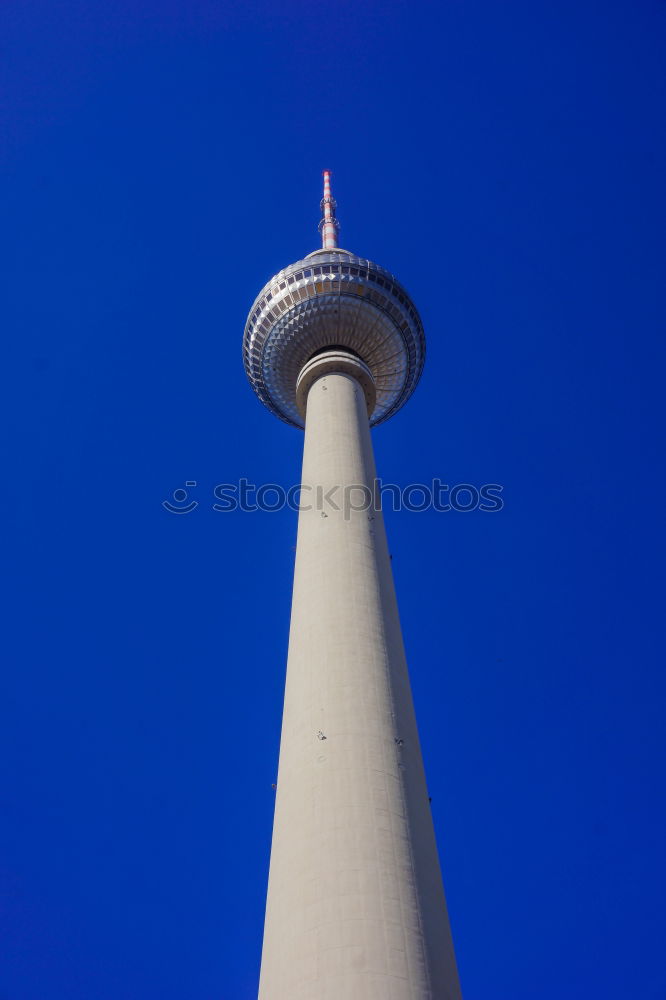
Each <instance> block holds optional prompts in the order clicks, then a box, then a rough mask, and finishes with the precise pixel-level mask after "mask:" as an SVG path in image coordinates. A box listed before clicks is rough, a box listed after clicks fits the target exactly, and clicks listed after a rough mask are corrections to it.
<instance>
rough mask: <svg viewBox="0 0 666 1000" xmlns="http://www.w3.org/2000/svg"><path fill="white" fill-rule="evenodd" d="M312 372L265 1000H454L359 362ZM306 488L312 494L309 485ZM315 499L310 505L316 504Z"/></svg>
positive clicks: (333, 362)
mask: <svg viewBox="0 0 666 1000" xmlns="http://www.w3.org/2000/svg"><path fill="white" fill-rule="evenodd" d="M312 364H313V365H314V367H315V369H316V367H317V366H318V367H319V369H320V374H319V376H318V377H317V372H316V370H315V371H312V367H311V366H306V368H310V371H309V373H308V375H307V377H308V379H309V384H310V388H309V391H308V394H307V404H306V405H307V419H306V427H305V449H304V456H303V476H302V482H303V484H304V486H305V487H306V494H307V496H308V497H309V498H315V497H317V496H321V497H322V498H323V497H326V496H329V495H330V496H331V497H332V499H333V503H334V504H335V498H336V497H337V498H338V501H339V506H340V509H339V510H335V509H334V506H333V505H329V504H327V503H325V502H324V503H323V505H319V504H317V503H314V504H313V509H309V510H306V509H303V510H301V512H300V514H299V520H298V545H297V555H296V568H295V575H294V590H293V603H292V617H291V628H290V637H289V656H288V665H287V684H286V692H285V703H284V716H283V724H282V737H281V743H280V764H279V772H278V781H277V799H276V808H275V823H274V829H273V845H272V850H271V865H270V877H269V887H268V900H267V907H266V924H265V931H264V949H263V955H262V965H261V982H260V988H259V998H260V1000H343V998H344V1000H459V998H460V990H459V986H458V977H457V972H456V964H455V957H454V953H453V945H452V941H451V933H450V929H449V923H448V916H447V911H446V904H445V901H444V892H443V888H442V880H441V875H440V870H439V862H438V857H437V847H436V843H435V836H434V831H433V825H432V819H431V815H430V805H429V802H428V796H427V791H426V783H425V776H424V771H423V762H422V759H421V750H420V746H419V738H418V732H417V728H416V720H415V717H414V709H413V705H412V696H411V691H410V684H409V677H408V673H407V665H406V662H405V655H404V649H403V643H402V636H401V631H400V622H399V618H398V607H397V603H396V597H395V591H394V587H393V579H392V574H391V564H390V559H389V554H388V549H387V544H386V536H385V532H384V524H383V518H382V514H381V510H380V509H379V508H378V505H377V504H375V503H373V504H372V505H371V506H370V508H369V509H366V510H349V511H345V510H344V507H343V504H342V496H343V495H344V492H345V487H347V488H348V489H351V488H354V489H353V493H352V494H351V495H352V506H354V507H359V506H360V505H361V504H360V503H359V500H360V499H361V496H362V492H361V489H360V488H361V487H364V488H365V489H366V490H367V491H368V492H369V493H371V491H372V489H373V484H374V480H375V464H374V458H373V453H372V443H371V440H370V430H369V423H368V408H369V404H370V405H371V400H369V399H368V393H367V390H366V389H365V388H363V387H362V382H363V381H365V380H366V378H367V367H366V366H365V365H363V363H362V362H360V361H359V360H358V359H356V358H355V357H354V356H352V355H349V354H345V353H344V352H339V351H331V352H323V353H322V355H321V356H320V357H319V358H316V359H315V360H314V362H313V363H312ZM304 495H305V494H304ZM318 508H319V509H318Z"/></svg>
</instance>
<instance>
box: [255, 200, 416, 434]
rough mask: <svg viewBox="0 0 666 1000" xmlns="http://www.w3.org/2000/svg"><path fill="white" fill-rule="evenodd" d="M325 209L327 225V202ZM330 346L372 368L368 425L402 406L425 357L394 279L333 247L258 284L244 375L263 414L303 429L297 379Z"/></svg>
mask: <svg viewBox="0 0 666 1000" xmlns="http://www.w3.org/2000/svg"><path fill="white" fill-rule="evenodd" d="M322 204H323V203H322ZM326 211H327V218H328V224H329V226H330V225H331V216H330V210H329V209H328V205H327V206H326ZM322 221H324V220H322ZM332 222H333V223H336V220H335V218H334V216H333V217H332ZM332 347H335V348H340V347H343V348H345V349H346V350H348V351H351V352H352V353H353V354H356V355H358V357H359V358H360V359H361V360H362V361H363V362H365V364H366V365H367V367H368V368H369V369H370V372H371V374H372V377H373V379H374V383H375V391H376V399H375V404H374V408H373V409H372V413H371V415H370V423H371V425H374V424H379V423H381V422H382V421H383V420H387V419H388V418H389V417H390V416H392V415H393V414H394V413H397V411H398V410H399V409H400V407H401V406H403V404H404V403H406V401H407V400H408V399H409V397H410V396H411V394H412V392H413V391H414V389H415V387H416V384H417V382H418V380H419V378H420V376H421V371H422V369H423V362H424V359H425V336H424V333H423V326H422V324H421V320H420V318H419V314H418V312H417V311H416V307H415V305H414V303H413V302H412V300H411V299H410V297H409V295H408V294H407V292H406V291H405V289H404V288H403V287H402V285H401V284H400V282H399V281H397V279H396V278H394V276H393V275H392V274H391V273H390V272H389V271H386V270H385V269H384V268H383V267H379V265H378V264H373V263H372V261H369V260H365V259H364V258H362V257H356V256H355V255H354V254H352V253H350V252H349V251H348V250H342V249H340V248H339V247H336V246H333V247H330V246H329V247H327V248H324V249H322V250H315V251H314V253H311V254H308V256H307V257H305V258H304V259H303V260H299V261H296V263H295V264H291V265H290V266H289V267H286V268H284V270H282V271H279V272H278V273H277V274H276V275H275V277H274V278H271V280H270V281H269V282H267V283H266V284H265V285H264V287H263V288H262V290H261V291H260V293H259V295H258V296H257V298H256V299H255V302H254V305H253V306H252V308H251V309H250V314H249V316H248V319H247V323H246V324H245V334H244V336H243V362H244V365H245V372H246V374H247V377H248V379H249V380H250V383H251V385H252V388H253V389H254V391H255V392H256V394H257V395H258V396H259V399H260V400H261V401H262V403H264V404H265V405H266V406H267V407H268V409H269V410H271V411H272V412H273V413H274V414H275V415H276V416H278V417H280V419H281V420H284V421H286V422H287V423H288V424H292V425H293V426H295V427H303V426H304V415H303V414H302V413H301V411H300V410H299V406H298V403H297V399H296V383H297V380H298V376H299V374H300V372H301V369H302V368H303V366H304V365H305V364H306V362H307V361H309V360H310V358H312V356H313V355H314V354H317V353H319V352H321V351H325V350H326V349H327V348H332Z"/></svg>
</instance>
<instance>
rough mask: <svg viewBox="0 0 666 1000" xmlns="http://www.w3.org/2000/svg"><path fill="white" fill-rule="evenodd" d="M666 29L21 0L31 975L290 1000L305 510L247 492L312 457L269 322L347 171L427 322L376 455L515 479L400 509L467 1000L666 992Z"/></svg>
mask: <svg viewBox="0 0 666 1000" xmlns="http://www.w3.org/2000/svg"><path fill="white" fill-rule="evenodd" d="M665 27H666V8H664V5H663V4H662V3H657V2H645V3H634V4H621V3H618V2H613V0H611V2H604V3H601V2H582V3H581V2H575V3H574V2H573V0H557V2H549V0H546V2H541V3H528V2H519V0H515V2H509V3H505V4H497V3H490V2H488V0H451V2H448V0H447V2H440V3H430V2H423V0H416V2H410V3H407V2H395V0H394V2H391V3H383V4H380V3H378V2H375V0H369V2H360V3H351V2H349V0H340V2H338V3H336V4H328V5H324V4H313V3H305V2H291V0H290V2H286V3H284V4H282V5H276V4H273V3H271V4H269V3H264V2H258V3H245V4H230V3H224V2H213V0H189V2H188V3H185V2H182V3H175V2H173V0H162V2H160V3H156V2H154V0H133V2H129V0H116V2H113V3H110V2H102V3H96V4H92V5H91V4H89V3H86V2H83V0H79V2H75V0H63V2H61V3H59V4H53V3H46V2H44V0H20V2H18V0H5V3H4V4H3V5H2V11H1V12H0V38H1V39H2V41H1V42H0V45H1V46H2V59H1V60H0V90H1V91H2V94H3V98H2V109H1V111H0V128H1V130H2V142H1V146H0V169H1V171H2V183H1V185H0V234H1V238H0V254H1V255H2V278H3V281H2V285H3V291H2V295H1V296H0V312H1V314H2V329H3V331H4V332H5V337H4V344H5V364H4V366H3V369H4V374H3V381H4V388H3V392H2V402H3V404H4V406H5V408H6V413H5V416H4V419H3V421H2V428H1V431H2V437H3V449H4V454H5V459H4V467H5V473H6V475H5V485H4V486H3V491H2V504H3V526H4V529H5V531H4V538H5V541H4V556H5V565H6V566H7V567H8V571H7V572H6V575H5V584H6V594H5V598H4V608H5V611H6V613H7V626H6V629H5V642H4V644H3V645H4V646H5V650H6V655H5V656H4V657H3V659H4V660H5V669H4V671H3V687H4V693H3V695H2V701H1V708H0V712H1V713H2V725H1V729H0V732H1V733H2V737H1V738H2V744H3V753H2V759H3V761H4V763H5V765H6V766H5V768H4V769H3V770H4V776H3V788H2V794H1V801H2V807H3V813H4V819H3V823H2V830H3V832H2V857H1V860H0V869H1V872H0V873H1V877H2V882H3V889H2V897H3V907H2V922H3V928H2V933H1V935H0V937H1V939H2V945H1V946H0V947H1V949H2V961H1V962H0V998H2V1000H61V998H62V1000H91V998H94V1000H118V998H121V997H122V998H123V1000H184V998H185V1000H249V998H252V997H254V996H256V986H257V980H258V968H259V957H260V948H261V933H262V922H263V903H264V894H265V885H266V876H267V868H268V853H269V846H270V831H271V822H272V810H273V791H272V788H271V784H272V783H273V782H274V780H275V771H276V765H277V753H278V740H279V726H280V714H281V700H282V689H283V681H284V665H285V656H286V643H287V630H288V620H289V603H290V588H291V575H292V569H293V558H294V551H293V546H294V544H295V534H296V520H295V515H294V514H293V513H291V512H289V511H284V512H280V513H273V514H250V513H244V514H243V513H239V512H237V513H226V514H221V513H216V512H214V511H213V510H212V509H211V505H212V502H213V496H212V491H213V488H214V486H215V485H216V484H217V483H220V482H233V481H235V480H236V479H238V478H240V477H241V476H245V477H247V478H248V479H250V480H251V481H253V482H269V481H273V482H279V483H282V484H284V485H289V484H291V483H293V482H294V481H296V480H297V477H298V473H299V465H300V451H301V446H302V437H301V435H300V433H299V432H297V431H295V430H294V429H291V428H289V427H287V426H285V425H283V424H281V423H280V422H279V421H277V420H275V418H273V417H272V416H271V415H270V414H269V413H268V411H266V410H265V409H264V408H263V407H262V406H261V405H260V404H259V403H258V401H257V400H256V399H255V398H254V396H253V394H252V392H251V390H250V388H249V386H248V384H247V382H246V380H245V377H244V375H243V370H242V365H241V356H240V346H241V337H242V331H243V325H244V322H245V317H246V314H247V311H248V310H249V307H250V305H251V303H252V301H253V299H254V297H255V295H256V293H257V292H258V291H259V289H260V287H261V286H262V285H263V283H264V282H265V281H266V280H267V279H268V277H270V275H271V274H273V273H274V272H276V271H277V270H279V269H280V268H281V267H282V266H285V265H286V264H288V263H290V262H291V261H293V260H296V259H298V258H299V257H301V256H303V255H304V254H305V253H307V252H309V251H311V250H314V249H316V247H317V240H318V236H317V230H316V226H317V222H318V219H319V199H320V197H321V192H320V184H321V170H322V168H323V167H330V168H331V169H332V170H333V171H334V174H333V182H334V193H335V195H336V197H337V200H338V205H339V209H338V214H339V217H340V219H341V222H342V229H341V244H342V246H344V247H346V248H348V249H350V250H353V251H355V252H357V253H360V254H362V255H364V256H368V257H370V258H372V259H374V260H376V261H377V262H378V263H380V264H382V265H383V266H385V267H387V268H388V269H390V270H392V271H393V272H394V273H396V274H397V275H398V276H399V278H400V280H401V281H402V282H403V283H404V284H405V286H406V287H407V288H408V289H409V291H410V293H411V294H412V296H413V297H414V299H415V301H416V302H417V304H418V306H419V309H420V311H421V314H422V317H423V321H424V325H425V328H426V334H427V338H428V359H427V364H426V369H425V373H424V376H423V379H422V382H421V384H420V386H419V388H418V390H417V392H416V393H415V395H414V397H413V398H412V400H411V401H410V402H409V404H408V405H407V406H406V407H405V409H404V410H403V411H402V412H401V413H400V414H399V415H398V416H397V417H395V418H394V419H392V420H391V421H390V422H388V423H387V424H386V425H383V426H381V427H380V428H378V429H377V430H376V432H375V448H376V454H377V462H378V466H379V469H380V472H381V475H382V477H383V478H384V479H385V480H387V481H394V482H397V483H403V484H406V483H409V482H423V481H425V482H428V481H430V480H431V479H432V478H433V477H436V476H438V477H440V478H441V479H442V480H443V481H444V482H448V483H459V482H472V483H484V482H493V483H501V484H503V486H504V499H505V507H504V509H503V510H502V511H501V512H499V513H494V514H488V513H486V514H484V513H481V512H472V513H455V512H451V513H436V512H427V513H421V514H410V513H402V514H397V513H396V514H390V515H389V516H388V517H387V522H388V523H387V527H388V532H389V540H390V547H391V551H392V553H393V566H394V570H395V574H396V583H397V588H398V595H399V600H400V606H401V614H402V619H403V628H404V633H405V640H406V646H407V651H408V657H409V662H410V668H411V672H412V680H413V686H414V693H415V699H416V706H417V712H418V716H419V722H420V728H421V735H422V742H423V750H424V756H425V761H426V768H427V774H428V781H429V787H430V794H431V795H432V800H433V801H432V804H433V814H434V818H435V823H436V829H437V835H438V840H439V845H440V851H441V856H442V862H443V868H444V876H445V885H446V890H447V895H448V899H449V907H450V911H451V921H452V926H453V932H454V938H455V943H456V950H457V954H458V960H459V965H460V973H461V980H462V985H463V991H464V994H465V997H466V1000H505V998H511V1000H534V998H537V997H538V998H539V1000H561V998H562V997H565V996H566V997H567V998H571V1000H574V998H576V1000H577V998H585V1000H589V998H590V997H597V996H598V997H604V998H605V1000H613V998H626V997H628V996H631V997H635V998H637V1000H638V998H640V1000H663V998H664V996H666V971H665V968H664V962H663V934H664V898H665V889H666V886H665V885H664V882H665V874H666V871H665V865H664V858H663V840H664V806H663V778H664V775H663V764H664V748H663V714H664V708H663V696H664V679H663V651H662V650H660V649H659V646H660V645H661V642H662V631H663V600H662V597H661V594H660V589H661V586H662V583H663V580H662V578H663V527H662V522H663V515H662V511H661V507H662V503H663V496H664V482H663V475H662V461H663V444H662V436H661V427H662V421H663V417H662V411H663V369H662V363H663V355H664V322H663V320H664V301H663V292H662V287H661V283H660V282H659V281H658V277H659V276H661V272H662V271H663V259H664V254H663V247H664V236H663V234H664V175H665V169H664V168H665V166H666V164H665V162H664V161H665V159H666V157H665V155H664V154H665V143H664V133H663V108H664V96H665V94H664V91H665V89H666V88H665V74H664V59H663V51H664V31H665ZM186 480H195V481H196V482H197V487H196V488H195V489H192V490H191V491H190V492H191V495H192V496H193V497H194V498H195V499H197V500H198V501H199V507H198V508H197V509H196V510H195V511H193V512H192V513H191V514H189V515H187V516H184V517H177V516H173V515H170V514H168V513H167V512H166V511H165V510H164V509H163V508H162V506H161V502H162V500H164V499H165V498H168V497H169V496H170V495H171V493H172V491H173V490H174V489H176V488H178V487H180V486H182V485H183V483H184V481H186ZM660 652H661V656H660V655H659V654H660Z"/></svg>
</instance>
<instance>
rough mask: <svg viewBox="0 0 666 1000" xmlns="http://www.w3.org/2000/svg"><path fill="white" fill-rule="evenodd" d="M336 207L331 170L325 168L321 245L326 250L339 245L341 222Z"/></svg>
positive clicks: (320, 224) (320, 225)
mask: <svg viewBox="0 0 666 1000" xmlns="http://www.w3.org/2000/svg"><path fill="white" fill-rule="evenodd" d="M336 207H337V206H336V201H335V198H333V196H332V195H331V171H330V170H324V197H323V198H322V199H321V209H322V212H323V213H324V217H323V219H322V220H321V222H320V223H319V232H320V233H321V245H322V247H323V249H324V250H330V249H334V248H335V247H337V245H338V229H339V228H340V223H339V222H338V220H337V219H336V217H335V209H336Z"/></svg>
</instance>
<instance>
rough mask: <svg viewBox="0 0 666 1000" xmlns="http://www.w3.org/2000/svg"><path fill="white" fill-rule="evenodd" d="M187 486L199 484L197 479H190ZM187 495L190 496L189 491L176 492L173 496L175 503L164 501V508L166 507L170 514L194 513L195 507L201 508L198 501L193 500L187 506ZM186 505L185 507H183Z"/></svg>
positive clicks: (180, 490)
mask: <svg viewBox="0 0 666 1000" xmlns="http://www.w3.org/2000/svg"><path fill="white" fill-rule="evenodd" d="M185 485H186V486H196V485H197V483H196V480H195V479H188V480H187V482H186V483H185ZM187 495H188V494H187V490H184V489H177V490H174V491H173V493H172V494H171V497H172V499H173V501H174V503H171V501H169V500H163V501H162V506H163V507H164V509H165V510H168V511H169V513H170V514H189V513H190V511H193V510H194V508H195V507H198V506H199V504H198V503H197V501H196V500H191V501H190V502H189V503H188V504H185V501H186V500H187ZM184 504H185V506H183V505H184Z"/></svg>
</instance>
